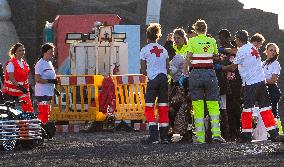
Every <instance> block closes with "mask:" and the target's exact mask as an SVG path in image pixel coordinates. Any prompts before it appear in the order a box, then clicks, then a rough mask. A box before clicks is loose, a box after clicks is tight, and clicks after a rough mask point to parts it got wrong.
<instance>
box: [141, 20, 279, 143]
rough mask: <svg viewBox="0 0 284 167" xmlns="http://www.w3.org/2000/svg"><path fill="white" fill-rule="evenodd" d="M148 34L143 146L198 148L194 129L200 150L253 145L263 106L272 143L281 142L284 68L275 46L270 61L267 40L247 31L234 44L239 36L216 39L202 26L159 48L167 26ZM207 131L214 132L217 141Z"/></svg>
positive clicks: (144, 60)
mask: <svg viewBox="0 0 284 167" xmlns="http://www.w3.org/2000/svg"><path fill="white" fill-rule="evenodd" d="M146 35H147V40H148V41H147V42H148V44H147V45H146V46H145V47H144V48H142V49H141V52H140V61H141V73H142V74H144V75H147V76H148V83H147V89H146V95H145V103H146V104H145V117H146V120H147V122H148V124H149V138H148V139H147V140H145V141H143V142H145V143H163V144H167V143H169V142H171V141H172V142H175V141H178V142H180V141H183V142H184V141H185V142H193V128H192V127H194V131H195V140H196V143H205V142H217V143H224V142H226V141H236V142H251V141H252V139H253V138H252V132H253V124H254V120H255V118H254V117H253V111H254V109H255V107H258V108H259V115H260V117H261V119H262V121H263V123H264V126H265V129H266V131H267V136H268V137H269V139H270V140H271V141H273V142H276V141H281V138H282V135H279V134H281V133H282V126H281V122H280V118H279V115H278V102H279V99H280V96H281V93H280V90H279V88H278V87H277V80H278V77H279V75H280V70H281V67H280V64H279V62H278V61H277V59H278V56H279V47H278V46H277V45H276V44H275V43H268V44H267V45H266V46H265V51H264V54H265V55H266V60H264V61H263V62H262V61H261V56H260V53H259V49H260V47H261V46H262V44H263V43H264V42H265V38H264V37H263V36H262V35H261V34H259V33H257V34H255V35H253V36H251V37H249V34H248V32H247V31H246V30H239V31H237V32H236V33H235V39H234V40H232V37H231V33H230V32H229V31H228V30H227V29H222V30H220V31H219V32H218V36H217V38H216V39H217V40H215V39H214V38H212V37H211V36H210V35H209V34H207V24H206V22H205V21H204V20H200V19H199V20H197V21H196V22H195V23H194V24H193V26H192V29H190V28H189V29H188V30H187V32H185V30H184V29H182V28H177V29H175V30H174V31H173V33H170V34H169V35H168V37H167V41H166V43H165V45H164V47H163V46H161V45H160V44H158V40H159V38H160V37H161V26H160V25H159V24H156V23H155V24H150V25H149V26H148V28H147V31H146ZM156 98H157V99H156ZM155 104H156V108H157V111H158V116H157V117H156V116H155V108H154V106H155ZM192 122H194V126H193V123H192ZM205 127H207V128H208V127H211V132H210V133H209V132H208V133H209V134H211V135H212V136H208V133H206V132H207V131H206V128H205ZM265 133H266V132H265ZM177 134H178V135H177ZM177 136H179V138H177ZM207 137H209V138H210V137H211V140H210V141H209V140H207ZM223 137H224V138H223ZM170 138H171V139H170Z"/></svg>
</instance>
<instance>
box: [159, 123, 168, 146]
mask: <svg viewBox="0 0 284 167" xmlns="http://www.w3.org/2000/svg"><path fill="white" fill-rule="evenodd" d="M159 131H160V138H161V141H162V142H161V143H164V144H168V143H169V136H168V132H169V127H159Z"/></svg>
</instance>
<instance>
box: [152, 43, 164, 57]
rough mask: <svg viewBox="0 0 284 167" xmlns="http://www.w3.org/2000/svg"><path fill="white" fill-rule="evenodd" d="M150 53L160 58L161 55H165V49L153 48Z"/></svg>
mask: <svg viewBox="0 0 284 167" xmlns="http://www.w3.org/2000/svg"><path fill="white" fill-rule="evenodd" d="M150 53H151V54H152V53H154V54H155V55H156V57H160V54H161V53H163V49H159V48H158V47H157V46H153V49H151V50H150Z"/></svg>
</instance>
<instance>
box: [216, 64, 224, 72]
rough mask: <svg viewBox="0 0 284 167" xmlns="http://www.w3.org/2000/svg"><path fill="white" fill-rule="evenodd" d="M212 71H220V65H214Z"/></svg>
mask: <svg viewBox="0 0 284 167" xmlns="http://www.w3.org/2000/svg"><path fill="white" fill-rule="evenodd" d="M214 69H215V70H217V71H219V70H222V65H221V64H214Z"/></svg>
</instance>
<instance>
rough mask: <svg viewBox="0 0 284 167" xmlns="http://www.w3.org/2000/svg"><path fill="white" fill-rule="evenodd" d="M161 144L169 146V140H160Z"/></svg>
mask: <svg viewBox="0 0 284 167" xmlns="http://www.w3.org/2000/svg"><path fill="white" fill-rule="evenodd" d="M161 144H169V140H167V139H164V140H161Z"/></svg>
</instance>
